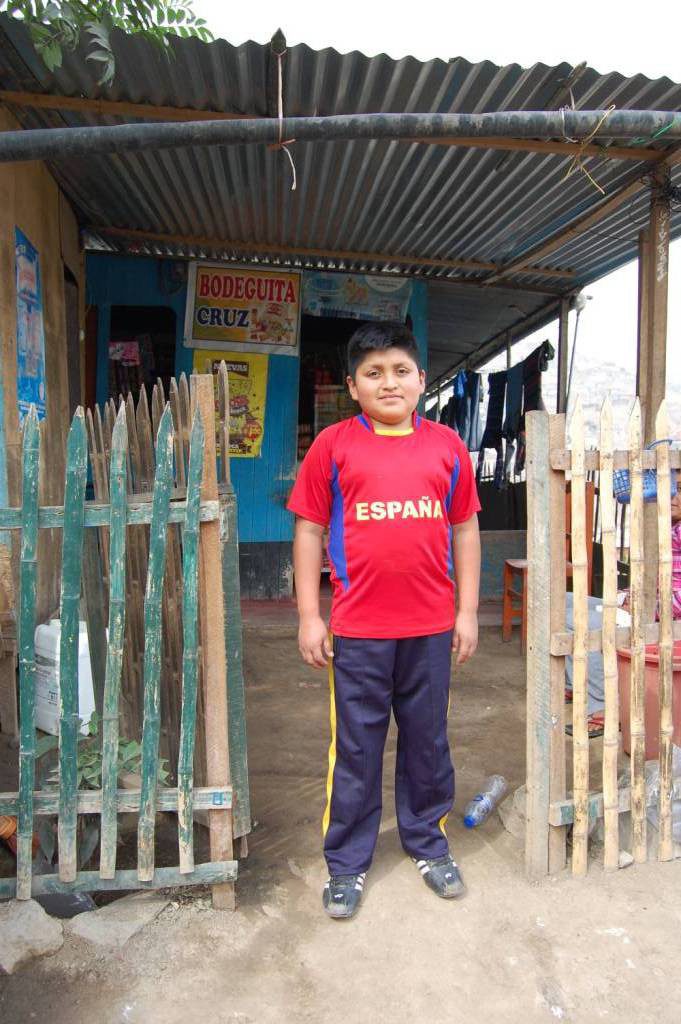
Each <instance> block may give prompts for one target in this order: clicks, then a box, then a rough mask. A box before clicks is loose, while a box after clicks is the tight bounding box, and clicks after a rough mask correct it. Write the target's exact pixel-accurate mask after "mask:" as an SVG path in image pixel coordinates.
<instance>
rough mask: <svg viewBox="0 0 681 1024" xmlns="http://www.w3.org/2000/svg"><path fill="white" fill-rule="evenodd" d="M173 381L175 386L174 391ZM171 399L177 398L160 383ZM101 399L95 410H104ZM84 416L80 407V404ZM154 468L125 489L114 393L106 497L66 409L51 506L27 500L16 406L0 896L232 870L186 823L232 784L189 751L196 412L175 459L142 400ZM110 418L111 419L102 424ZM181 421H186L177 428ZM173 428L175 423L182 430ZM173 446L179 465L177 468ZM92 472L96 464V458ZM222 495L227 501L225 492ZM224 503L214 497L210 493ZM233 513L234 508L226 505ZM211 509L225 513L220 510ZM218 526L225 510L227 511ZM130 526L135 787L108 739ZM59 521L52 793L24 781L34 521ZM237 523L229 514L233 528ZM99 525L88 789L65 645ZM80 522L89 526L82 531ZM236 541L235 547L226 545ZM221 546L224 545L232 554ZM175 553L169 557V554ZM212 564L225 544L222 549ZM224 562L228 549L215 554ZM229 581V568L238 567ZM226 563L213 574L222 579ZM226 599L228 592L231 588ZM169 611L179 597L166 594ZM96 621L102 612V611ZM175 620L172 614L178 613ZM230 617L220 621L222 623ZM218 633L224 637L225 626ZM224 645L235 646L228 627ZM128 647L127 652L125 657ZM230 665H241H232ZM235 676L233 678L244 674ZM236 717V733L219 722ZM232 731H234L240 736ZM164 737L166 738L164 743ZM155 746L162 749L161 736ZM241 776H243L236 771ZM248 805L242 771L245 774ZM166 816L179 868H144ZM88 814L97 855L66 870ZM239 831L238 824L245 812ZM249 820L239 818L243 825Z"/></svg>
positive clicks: (122, 414)
mask: <svg viewBox="0 0 681 1024" xmlns="http://www.w3.org/2000/svg"><path fill="white" fill-rule="evenodd" d="M175 390H177V389H175ZM171 398H176V395H174V393H173V392H172V389H171ZM109 412H110V410H109V411H108V412H107V416H109ZM88 417H89V419H88V422H90V419H91V417H90V414H88ZM154 420H155V422H157V423H158V431H157V436H156V465H155V475H154V481H153V491H152V493H151V495H150V499H149V500H143V501H135V502H132V501H130V500H128V495H129V486H128V466H129V460H130V450H129V434H128V427H129V424H128V417H127V416H126V405H125V403H124V402H121V404H120V408H119V412H118V415H117V417H116V419H115V423H113V414H111V415H110V416H109V419H107V423H108V424H109V434H110V449H111V453H110V467H109V473H108V480H107V481H106V483H107V492H108V493H107V498H108V501H107V503H106V504H102V503H101V502H97V503H95V502H87V501H86V484H87V471H88V434H87V431H86V423H85V416H84V414H83V410H82V409H78V410H77V411H76V413H75V415H74V417H73V422H72V424H71V429H70V432H69V436H68V443H67V460H66V477H65V492H64V506H63V507H61V506H60V507H51V508H44V507H43V508H39V504H38V479H39V472H40V431H39V426H38V421H37V417H36V414H35V410H33V409H32V410H31V411H30V413H29V415H28V416H27V417H26V420H25V424H24V433H23V491H22V504H21V508H17V509H8V508H5V509H0V527H2V528H5V529H14V530H20V531H21V559H20V598H19V605H20V608H19V634H18V646H19V687H20V709H21V733H20V753H19V787H18V792H17V793H0V814H11V815H15V816H16V817H17V871H16V879H14V878H0V898H4V897H11V896H16V897H17V898H18V899H28V898H30V897H31V895H37V894H40V893H47V892H78V891H87V890H91V891H96V890H104V889H134V888H141V889H144V888H157V887H159V886H168V885H177V884H182V885H187V884H189V885H191V884H211V885H224V883H225V882H232V881H234V879H235V878H236V873H237V865H236V862H235V861H231V860H230V861H216V862H209V863H198V864H197V863H195V858H194V839H193V822H194V812H195V811H204V812H205V811H206V810H211V811H212V812H213V813H220V812H225V814H227V815H230V814H231V810H232V803H233V799H232V785H231V780H230V779H229V778H225V779H224V780H221V781H220V784H218V783H217V782H216V781H215V780H214V779H213V785H211V786H199V787H196V786H195V785H194V779H195V763H194V762H195V751H196V750H197V748H196V740H197V729H198V726H199V716H198V714H197V698H198V695H199V667H200V659H199V630H198V622H199V615H200V609H199V585H198V578H199V547H200V543H201V540H200V538H201V530H202V526H201V524H202V523H206V522H214V521H216V520H218V519H219V518H220V515H221V508H220V504H221V503H220V502H216V501H201V484H202V473H203V470H204V441H205V433H204V426H203V424H202V422H201V418H200V416H199V414H198V411H197V412H196V414H195V415H194V417H193V421H192V424H191V436H190V443H189V459H188V463H185V460H184V444H183V438H179V443H176V437H175V432H174V430H173V419H172V414H171V408H170V406H169V405H167V404H166V405H165V408H164V409H163V412H162V413H161V407H160V406H159V405H158V404H157V405H156V406H155V416H154ZM112 424H113V428H112V429H111V425H112ZM185 426H186V427H187V428H188V426H189V425H188V423H187V424H186V425H185ZM185 438H186V434H185ZM178 456H179V457H180V461H181V462H182V468H181V470H180V469H178V467H177V462H178ZM97 471H98V473H99V474H100V479H101V473H102V466H101V465H100V466H98V469H97ZM175 474H176V475H177V476H178V477H179V478H181V481H182V485H183V486H182V491H183V492H184V490H185V487H186V494H184V493H182V495H181V497H178V496H177V495H176V494H175V492H174V491H173V487H174V483H175ZM232 504H233V503H232ZM223 505H224V502H223ZM230 511H231V512H232V514H233V516H234V519H235V513H236V509H235V507H234V508H231V509H230ZM222 514H224V510H223V513H222ZM229 518H230V525H232V522H231V520H232V517H231V516H230V517H229ZM133 523H138V524H139V523H148V524H149V560H148V567H147V579H146V592H145V599H144V638H143V644H144V650H143V690H144V693H143V722H142V743H141V780H140V784H139V788H138V789H120V788H119V745H120V742H121V741H120V735H119V732H120V728H119V723H120V719H121V707H122V689H121V686H122V682H121V680H122V673H123V670H124V660H125V646H126V641H125V636H126V634H125V628H126V569H127V567H128V566H129V564H130V559H129V551H128V534H127V527H128V526H130V525H131V524H133ZM169 523H179V524H180V528H181V537H182V602H181V608H182V611H181V614H182V691H181V706H180V709H179V710H180V721H179V733H180V735H179V753H178V756H177V765H173V766H172V769H173V770H175V768H176V770H177V787H176V788H175V787H171V786H168V787H166V786H163V785H161V784H160V782H159V755H160V752H161V751H160V746H161V718H160V709H161V701H162V699H165V698H164V697H163V694H164V693H165V689H164V687H165V685H166V684H165V683H163V681H162V660H161V650H162V644H163V642H164V637H163V632H164V631H163V618H162V601H163V592H164V574H165V563H166V554H167V539H168V524H169ZM55 526H57V527H61V528H62V529H63V544H62V571H61V608H60V613H61V641H60V660H59V689H60V710H59V743H58V746H59V773H58V785H59V789H58V792H55V791H54V790H51V791H50V790H38V791H35V775H36V731H35V676H36V658H35V641H34V637H35V627H36V621H35V607H36V588H37V551H38V543H37V542H38V532H39V529H40V528H46V527H51V528H54V527H55ZM235 526H236V523H235V522H234V523H233V528H234V529H235ZM102 527H104V528H105V529H104V530H102V532H101V534H100V539H99V541H98V544H99V545H100V546H101V544H102V539H101V538H102V537H104V538H106V537H107V535H108V543H107V550H106V551H103V552H102V564H106V567H107V573H108V641H107V648H106V658H105V669H104V673H105V678H104V680H103V681H101V680H100V681H99V683H98V684H96V685H95V688H97V685H99V687H100V689H99V692H100V695H101V694H103V696H101V697H100V700H101V705H102V712H101V743H102V751H101V757H102V763H101V790H91V789H79V786H78V783H79V770H78V745H79V728H80V724H81V723H80V721H79V717H78V701H79V689H78V653H79V619H80V607H81V592H82V590H83V589H84V586H83V571H84V569H83V566H84V564H85V565H87V566H89V565H90V564H91V562H92V558H91V555H92V551H91V549H92V548H94V545H91V544H90V543H89V541H90V538H91V537H92V536H94V537H95V540H96V539H97V532H98V530H101V528H102ZM88 531H91V533H90V536H88ZM234 550H236V545H234ZM232 555H233V552H232ZM174 557H176V556H174ZM223 561H225V549H224V548H223ZM226 561H227V562H228V564H229V566H230V567H231V568H232V569H233V567H234V558H233V557H232V558H231V559H230V558H227V559H226ZM236 571H237V580H238V566H237V569H236ZM229 576H230V572H229V569H225V568H223V577H224V578H225V581H226V582H229V583H230V587H231V590H230V593H231V595H232V598H234V591H233V581H232V580H229ZM236 597H237V598H238V591H237V595H236ZM178 608H179V603H178ZM103 621H106V619H105V618H104V619H103ZM178 626H179V623H178ZM232 628H233V627H232ZM225 640H226V643H227V644H229V642H230V634H228V633H227V632H225ZM232 644H233V646H234V647H235V648H238V651H239V654H240V645H239V644H236V641H235V638H232ZM140 653H141V652H138V655H139V654H140ZM239 673H240V665H239ZM239 682H240V684H241V686H243V680H242V679H241V678H240V679H239ZM227 700H228V695H227V694H224V701H225V704H224V706H223V707H221V708H220V707H218V708H214V707H206V706H204V708H203V712H204V714H205V715H209V714H218V715H225V714H227ZM241 715H243V702H241V706H240V707H238V708H237V709H235V712H231V711H230V715H229V720H230V735H234V736H235V737H236V736H239V741H238V746H239V747H240V748H241V749H240V757H241V759H242V761H243V764H244V766H245V725H244V724H243V723H242V722H241V721H239V717H240V716H241ZM234 718H236V719H237V722H236V732H234V733H232V728H231V722H232V720H233V719H234ZM242 737H243V739H242ZM166 742H167V740H166ZM164 752H165V747H164ZM241 775H242V778H241V785H243V784H244V778H243V773H241ZM245 787H246V798H245V806H246V808H248V799H247V777H246V779H245ZM159 811H164V812H168V811H171V812H174V813H176V814H177V826H178V848H179V865H178V867H177V868H171V867H156V865H155V829H156V815H157V812H159ZM122 812H128V813H129V812H132V813H138V815H139V818H138V833H137V868H136V870H120V869H118V868H117V863H116V862H117V841H118V815H119V814H120V813H122ZM54 814H56V815H57V832H58V838H59V844H58V850H59V870H58V873H57V874H49V875H33V876H32V857H33V842H34V832H35V828H36V816H38V817H39V818H41V817H42V816H45V815H54ZM83 814H89V815H99V817H100V821H99V825H100V854H99V867H98V870H97V871H92V870H91V871H79V870H78V835H79V816H80V815H83ZM244 828H246V825H245V823H244ZM248 828H250V818H249V822H248Z"/></svg>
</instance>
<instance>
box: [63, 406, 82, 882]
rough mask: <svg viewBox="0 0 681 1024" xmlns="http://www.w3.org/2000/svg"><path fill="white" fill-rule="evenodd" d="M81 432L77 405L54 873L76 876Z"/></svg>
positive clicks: (66, 878) (67, 506) (67, 525)
mask: <svg viewBox="0 0 681 1024" xmlns="http://www.w3.org/2000/svg"><path fill="white" fill-rule="evenodd" d="M86 483H87V436H86V434H85V418H84V416H83V410H82V409H78V410H77V412H76V414H75V416H74V417H73V423H72V424H71V429H70V431H69V437H68V441H67V445H66V486H65V488H64V535H63V542H62V570H61V608H60V620H61V636H60V643H59V877H60V878H61V880H62V882H73V880H74V879H75V877H76V871H77V860H76V844H77V832H78V807H77V803H78V797H77V793H78V730H79V725H80V723H79V719H78V647H79V642H80V637H79V629H80V578H81V566H82V561H83V518H84V506H85V485H86Z"/></svg>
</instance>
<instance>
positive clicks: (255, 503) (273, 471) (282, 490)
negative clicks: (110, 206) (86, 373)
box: [87, 254, 300, 598]
mask: <svg viewBox="0 0 681 1024" xmlns="http://www.w3.org/2000/svg"><path fill="white" fill-rule="evenodd" d="M158 262H159V261H158V260H156V259H154V258H146V257H133V256H129V257H124V256H109V255H99V254H90V255H88V257H87V301H88V305H89V306H95V307H96V308H97V322H98V329H97V346H98V350H97V357H98V358H97V401H98V402H99V403H102V402H104V401H105V400H106V398H107V397H108V342H109V333H110V322H111V307H112V306H116V305H125V306H154V305H158V306H167V307H170V308H171V309H172V310H173V311H174V312H175V328H176V338H175V374H176V376H179V375H180V374H181V373H186V374H191V372H192V359H193V351H192V350H191V349H188V348H185V347H184V346H183V344H182V336H183V328H184V314H185V304H186V297H187V290H186V286H184V285H183V286H182V287H180V288H179V289H178V290H177V291H174V292H173V293H172V294H168V292H167V290H164V285H163V279H162V278H161V277H160V276H159V272H158ZM299 372H300V361H299V359H298V358H297V357H294V356H277V355H271V356H270V357H269V364H268V377H267V402H266V410H265V432H264V438H263V443H262V449H261V454H260V457H259V458H256V459H232V466H231V472H232V481H233V484H234V489H235V491H236V494H237V500H238V514H239V520H238V528H239V545H240V565H241V577H242V590H243V593H244V595H245V596H248V597H253V598H277V597H282V596H285V595H286V594H290V593H291V585H292V573H291V544H292V539H293V527H292V516H291V515H290V513H288V512H287V511H286V509H285V503H286V499H287V496H288V492H289V491H290V489H291V486H292V485H293V480H294V477H295V470H296V445H297V437H296V426H297V416H298V376H299Z"/></svg>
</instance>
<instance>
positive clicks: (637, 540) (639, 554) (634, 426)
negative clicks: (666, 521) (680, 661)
mask: <svg viewBox="0 0 681 1024" xmlns="http://www.w3.org/2000/svg"><path fill="white" fill-rule="evenodd" d="M642 440H643V438H642V431H641V406H640V403H639V400H638V398H637V399H636V401H635V402H634V408H633V410H632V413H631V417H630V419H629V472H630V476H631V502H630V505H631V526H630V559H629V561H630V573H631V696H630V722H631V836H632V854H633V856H634V860H635V861H636V862H637V863H639V864H641V863H643V862H644V861H645V860H646V858H647V846H646V778H645V761H646V754H645V748H646V736H645V710H644V705H645V700H644V696H645V647H644V643H643V640H644V637H643V628H644V618H643V612H644V600H645V599H644V586H643V572H644V553H643V474H642V468H641V446H642Z"/></svg>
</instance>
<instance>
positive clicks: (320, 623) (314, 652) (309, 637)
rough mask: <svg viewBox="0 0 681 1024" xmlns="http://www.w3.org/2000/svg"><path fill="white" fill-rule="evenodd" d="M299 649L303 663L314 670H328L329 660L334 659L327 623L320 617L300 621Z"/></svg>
mask: <svg viewBox="0 0 681 1024" xmlns="http://www.w3.org/2000/svg"><path fill="white" fill-rule="evenodd" d="M298 649H299V651H300V653H301V655H302V657H303V661H305V662H306V663H307V664H308V665H312V667H313V668H326V666H327V663H328V659H329V658H333V650H332V649H331V644H330V643H329V633H328V630H327V628H326V623H325V622H324V619H323V618H322V617H321V616H320V615H316V616H313V617H312V618H309V619H301V620H300V626H299V628H298Z"/></svg>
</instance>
